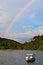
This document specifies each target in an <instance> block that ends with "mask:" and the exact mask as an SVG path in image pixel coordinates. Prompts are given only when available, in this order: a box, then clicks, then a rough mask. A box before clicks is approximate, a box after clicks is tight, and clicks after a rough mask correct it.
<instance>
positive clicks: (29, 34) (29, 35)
mask: <svg viewBox="0 0 43 65" xmlns="http://www.w3.org/2000/svg"><path fill="white" fill-rule="evenodd" d="M42 34H43V26H42V27H38V28H36V29H35V30H34V31H27V32H24V33H23V32H21V33H20V32H18V33H13V34H6V35H5V34H4V33H3V34H0V36H1V37H5V38H9V39H13V40H16V41H18V42H20V41H22V42H24V41H25V40H27V39H28V40H29V39H30V38H32V37H34V36H37V35H42ZM23 39H24V41H23Z"/></svg>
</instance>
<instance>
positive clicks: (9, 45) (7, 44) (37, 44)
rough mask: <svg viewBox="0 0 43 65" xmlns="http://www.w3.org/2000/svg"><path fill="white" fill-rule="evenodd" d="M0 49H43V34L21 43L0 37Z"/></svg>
mask: <svg viewBox="0 0 43 65" xmlns="http://www.w3.org/2000/svg"><path fill="white" fill-rule="evenodd" d="M0 49H14V50H43V35H41V36H40V35H38V36H35V37H33V38H32V39H31V41H30V42H25V43H23V44H21V43H19V42H17V41H14V40H10V39H5V38H1V37H0Z"/></svg>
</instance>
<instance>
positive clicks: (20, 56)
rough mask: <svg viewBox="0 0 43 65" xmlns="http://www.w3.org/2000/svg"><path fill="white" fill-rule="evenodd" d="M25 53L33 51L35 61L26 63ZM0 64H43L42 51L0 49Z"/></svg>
mask: <svg viewBox="0 0 43 65" xmlns="http://www.w3.org/2000/svg"><path fill="white" fill-rule="evenodd" d="M27 53H35V54H36V56H35V57H36V60H35V62H32V63H31V62H29V63H27V62H26V60H25V56H26V54H27ZM0 65H43V51H28V50H0Z"/></svg>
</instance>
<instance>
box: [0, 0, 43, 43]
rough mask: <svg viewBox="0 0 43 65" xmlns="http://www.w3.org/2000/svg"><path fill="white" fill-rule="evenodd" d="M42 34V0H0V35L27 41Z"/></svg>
mask: <svg viewBox="0 0 43 65" xmlns="http://www.w3.org/2000/svg"><path fill="white" fill-rule="evenodd" d="M42 34H43V0H0V37H2V38H8V39H12V40H16V41H18V42H25V41H29V39H30V38H32V37H34V36H36V35H42Z"/></svg>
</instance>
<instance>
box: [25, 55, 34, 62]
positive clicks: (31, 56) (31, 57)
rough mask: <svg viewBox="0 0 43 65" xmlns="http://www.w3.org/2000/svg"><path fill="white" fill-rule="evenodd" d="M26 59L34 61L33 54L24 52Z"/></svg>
mask: <svg viewBox="0 0 43 65" xmlns="http://www.w3.org/2000/svg"><path fill="white" fill-rule="evenodd" d="M26 61H27V62H33V61H35V54H26Z"/></svg>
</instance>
